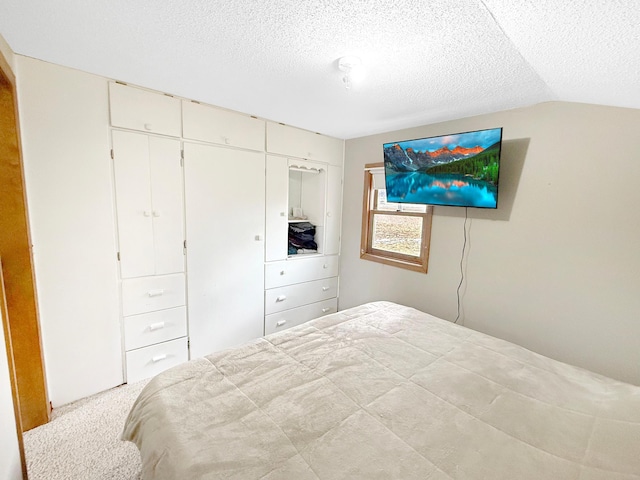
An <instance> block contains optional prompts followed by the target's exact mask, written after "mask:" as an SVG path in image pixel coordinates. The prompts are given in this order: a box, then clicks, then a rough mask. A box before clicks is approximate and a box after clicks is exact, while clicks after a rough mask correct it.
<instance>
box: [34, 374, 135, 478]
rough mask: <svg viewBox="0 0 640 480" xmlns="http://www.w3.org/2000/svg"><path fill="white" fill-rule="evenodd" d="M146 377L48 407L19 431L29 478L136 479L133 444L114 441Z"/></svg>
mask: <svg viewBox="0 0 640 480" xmlns="http://www.w3.org/2000/svg"><path fill="white" fill-rule="evenodd" d="M146 383H147V381H146V380H145V381H142V382H137V383H134V384H131V385H123V386H121V387H116V388H113V389H111V390H107V391H106V392H102V393H99V394H97V395H93V396H91V397H88V398H84V399H82V400H78V401H77V402H74V403H71V404H68V405H64V406H62V407H60V408H57V409H54V410H53V412H52V419H51V421H50V422H49V423H47V424H46V425H42V426H41V427H38V428H34V429H33V430H30V431H28V432H26V433H25V434H24V446H25V455H26V457H27V469H28V474H29V480H58V479H59V480H76V479H77V480H93V479H101V480H102V479H109V480H121V479H122V480H132V479H138V478H140V456H139V454H138V449H137V448H136V446H135V445H133V444H132V443H129V442H123V441H121V440H120V433H121V432H122V426H123V425H124V421H125V418H126V416H127V414H128V413H129V409H130V408H131V405H132V404H133V402H134V400H135V399H136V397H137V396H138V393H140V390H142V387H144V385H145V384H146Z"/></svg>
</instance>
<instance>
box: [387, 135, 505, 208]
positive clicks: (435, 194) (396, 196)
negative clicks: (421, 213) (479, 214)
mask: <svg viewBox="0 0 640 480" xmlns="http://www.w3.org/2000/svg"><path fill="white" fill-rule="evenodd" d="M501 149H502V128H492V129H487V130H476V131H473V132H463V133H453V134H450V135H442V136H439V137H427V138H418V139H414V140H403V141H400V142H391V143H385V144H384V173H385V184H386V190H387V202H392V203H425V204H429V205H448V206H456V207H478V208H497V207H498V174H499V172H500V151H501Z"/></svg>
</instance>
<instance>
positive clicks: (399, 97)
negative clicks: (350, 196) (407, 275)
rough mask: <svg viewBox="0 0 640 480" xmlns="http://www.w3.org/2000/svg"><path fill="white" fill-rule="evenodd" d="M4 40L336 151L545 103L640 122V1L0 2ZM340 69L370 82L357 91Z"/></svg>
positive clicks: (19, 48)
mask: <svg viewBox="0 0 640 480" xmlns="http://www.w3.org/2000/svg"><path fill="white" fill-rule="evenodd" d="M0 34H1V35H2V36H4V38H5V40H6V41H7V42H8V43H9V45H10V46H11V48H12V49H13V50H14V51H15V52H16V53H18V54H22V55H27V56H31V57H34V58H38V59H41V60H45V61H49V62H53V63H56V64H60V65H65V66H68V67H72V68H77V69H80V70H83V71H86V72H90V73H95V74H99V75H104V76H106V77H109V78H113V79H116V80H121V81H125V82H129V83H132V84H137V85H141V86H145V87H148V88H153V89H156V90H160V91H163V92H166V93H171V94H174V95H178V96H182V97H186V98H190V99H194V100H199V101H201V102H205V103H211V104H214V105H219V106H222V107H227V108H230V109H233V110H237V111H241V112H246V113H250V114H253V115H257V116H260V117H263V118H267V119H271V120H276V121H280V122H283V123H287V124H290V125H295V126H299V127H302V128H306V129H309V130H313V131H317V132H321V133H325V134H329V135H333V136H337V137H341V138H354V137H359V136H363V135H369V134H373V133H379V132H384V131H389V130H395V129H400V128H406V127H412V126H417V125H423V124H428V123H434V122H439V121H443V120H450V119H454V118H461V117H467V116H471V115H477V114H482V113H489V112H495V111H499V110H505V109H509V108H515V107H520V106H525V105H531V104H534V103H538V102H543V101H549V100H565V101H574V102H585V103H597V104H605V105H614V106H623V107H632V108H640V1H638V0H580V1H577V0H431V1H426V0H323V1H320V0H318V1H305V0H268V1H267V0H243V1H240V0H237V1H231V0H227V1H222V0H134V1H132V0H109V1H106V0H102V1H101V0H93V1H87V0H0ZM343 55H357V56H359V57H361V58H362V61H363V64H364V67H365V69H366V77H365V78H364V79H363V80H362V81H361V82H359V83H356V84H355V85H354V86H353V88H352V89H351V90H346V89H345V88H344V86H343V83H342V81H341V73H340V72H339V70H338V68H337V59H338V58H339V57H341V56H343Z"/></svg>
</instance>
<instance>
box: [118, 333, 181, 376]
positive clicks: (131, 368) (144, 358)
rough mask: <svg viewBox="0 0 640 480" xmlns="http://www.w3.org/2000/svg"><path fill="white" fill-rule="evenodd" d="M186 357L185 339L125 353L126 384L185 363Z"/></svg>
mask: <svg viewBox="0 0 640 480" xmlns="http://www.w3.org/2000/svg"><path fill="white" fill-rule="evenodd" d="M188 356H189V354H188V347H187V337H183V338H178V339H176V340H170V341H168V342H164V343H159V344H157V345H151V346H150V347H144V348H139V349H137V350H131V351H130V352H127V353H126V359H127V383H133V382H137V381H138V380H143V379H145V378H149V377H153V376H154V375H157V374H159V373H160V372H163V371H164V370H167V369H168V368H171V367H175V366H176V365H178V364H180V363H182V362H186V361H187V359H188Z"/></svg>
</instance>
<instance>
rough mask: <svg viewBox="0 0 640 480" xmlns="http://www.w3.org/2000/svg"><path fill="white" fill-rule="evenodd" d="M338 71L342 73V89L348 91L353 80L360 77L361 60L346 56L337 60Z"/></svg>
mask: <svg viewBox="0 0 640 480" xmlns="http://www.w3.org/2000/svg"><path fill="white" fill-rule="evenodd" d="M338 70H340V71H341V72H343V73H344V76H343V77H342V82H343V83H344V87H345V88H346V89H347V90H349V89H351V86H352V84H353V81H354V80H358V79H359V78H361V77H362V60H360V59H359V58H358V57H354V56H346V57H341V58H339V59H338Z"/></svg>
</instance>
